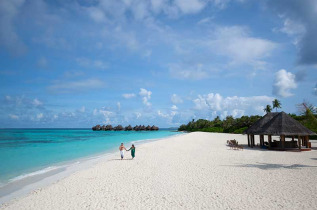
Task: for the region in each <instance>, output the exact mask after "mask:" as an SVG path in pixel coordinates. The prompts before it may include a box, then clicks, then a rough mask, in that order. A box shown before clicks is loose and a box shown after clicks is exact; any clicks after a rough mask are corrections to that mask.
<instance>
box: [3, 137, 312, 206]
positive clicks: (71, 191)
mask: <svg viewBox="0 0 317 210" xmlns="http://www.w3.org/2000/svg"><path fill="white" fill-rule="evenodd" d="M227 139H237V140H238V141H239V143H240V144H241V143H242V144H246V143H247V139H246V136H243V135H233V134H215V133H200V132H195V133H190V134H186V135H181V136H175V137H170V138H169V139H166V140H164V139H163V140H160V141H154V142H151V143H147V144H142V145H140V146H138V147H137V151H136V158H135V160H133V161H132V160H128V159H126V160H124V161H121V160H119V154H112V155H111V156H110V157H109V160H108V161H104V162H100V163H98V164H96V165H95V166H93V167H91V168H89V169H87V170H82V171H78V172H75V173H74V174H72V175H70V176H68V177H66V178H64V179H62V180H60V181H58V182H56V183H54V184H52V185H49V186H46V187H44V188H40V189H38V190H35V191H33V192H32V193H30V194H28V195H27V196H25V197H22V198H19V199H17V200H12V201H11V202H9V203H7V204H5V205H2V206H1V209H110V208H117V209H122V208H128V207H130V208H133V209H149V208H156V209H162V208H163V209H167V208H168V209H170V208H173V209H176V208H182V209H198V208H209V209H280V208H288V209H316V208H317V185H316V184H315V181H316V180H317V151H316V150H313V151H311V152H276V151H267V150H260V149H245V150H244V151H235V150H230V149H229V148H228V147H226V145H225V144H226V140H227ZM312 146H314V147H316V146H317V145H316V142H313V143H312ZM126 157H128V158H130V155H129V153H127V154H126Z"/></svg>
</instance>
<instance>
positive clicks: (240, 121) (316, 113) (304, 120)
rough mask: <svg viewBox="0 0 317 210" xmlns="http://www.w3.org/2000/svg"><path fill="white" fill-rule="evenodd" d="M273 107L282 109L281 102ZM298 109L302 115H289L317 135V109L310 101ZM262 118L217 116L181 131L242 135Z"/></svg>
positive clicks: (187, 125) (183, 127) (268, 106)
mask: <svg viewBox="0 0 317 210" xmlns="http://www.w3.org/2000/svg"><path fill="white" fill-rule="evenodd" d="M272 105H273V106H272V107H273V109H274V108H275V109H276V111H277V109H279V108H281V105H282V104H281V102H280V101H279V100H277V99H274V100H273V101H272ZM296 106H297V109H298V111H299V113H300V115H296V114H289V115H290V116H291V117H293V118H294V119H295V120H297V121H299V122H300V123H301V124H303V125H304V126H305V127H307V128H308V129H310V130H311V131H313V132H315V133H317V107H316V106H314V105H313V104H311V103H309V102H308V101H303V103H300V104H297V105H296ZM272 107H271V105H267V106H266V107H265V108H264V111H265V112H266V113H268V112H271V111H272ZM260 118H261V116H259V115H255V116H242V117H240V118H233V117H232V116H227V117H226V118H225V119H224V120H220V118H219V116H217V117H216V118H215V119H214V120H211V121H210V120H204V119H199V120H197V121H195V120H194V119H193V120H192V121H191V122H189V123H187V124H186V125H185V124H183V125H181V126H180V127H179V128H178V130H179V131H189V132H192V131H204V132H217V133H236V134H241V133H243V131H245V130H246V129H247V128H249V127H250V126H251V125H252V124H253V123H254V122H256V121H257V120H258V119H260ZM311 139H317V136H311Z"/></svg>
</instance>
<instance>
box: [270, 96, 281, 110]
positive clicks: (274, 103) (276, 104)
mask: <svg viewBox="0 0 317 210" xmlns="http://www.w3.org/2000/svg"><path fill="white" fill-rule="evenodd" d="M272 105H273V109H274V108H275V109H276V111H277V109H278V108H279V109H280V108H281V105H282V104H281V102H280V101H279V100H277V99H274V101H272Z"/></svg>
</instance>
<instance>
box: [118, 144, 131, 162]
mask: <svg viewBox="0 0 317 210" xmlns="http://www.w3.org/2000/svg"><path fill="white" fill-rule="evenodd" d="M119 150H120V155H121V160H122V159H123V158H124V151H130V150H131V156H132V159H133V158H134V157H135V146H134V144H132V146H131V147H130V149H128V150H127V149H126V148H125V146H124V145H123V143H121V145H120V147H119Z"/></svg>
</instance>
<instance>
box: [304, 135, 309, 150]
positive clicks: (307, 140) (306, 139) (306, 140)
mask: <svg viewBox="0 0 317 210" xmlns="http://www.w3.org/2000/svg"><path fill="white" fill-rule="evenodd" d="M305 142H306V148H309V145H308V142H309V138H308V136H305Z"/></svg>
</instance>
